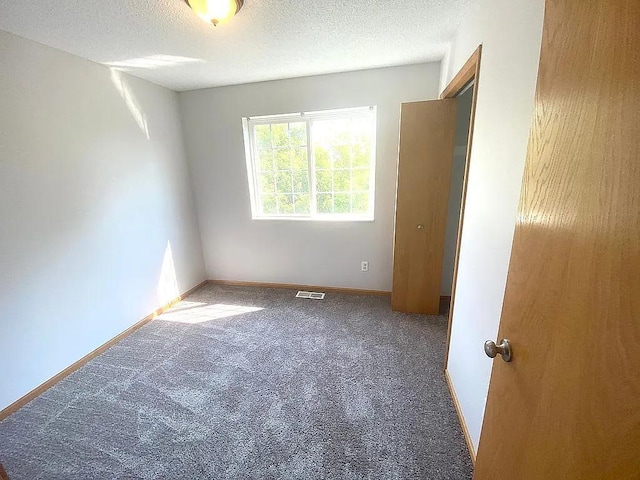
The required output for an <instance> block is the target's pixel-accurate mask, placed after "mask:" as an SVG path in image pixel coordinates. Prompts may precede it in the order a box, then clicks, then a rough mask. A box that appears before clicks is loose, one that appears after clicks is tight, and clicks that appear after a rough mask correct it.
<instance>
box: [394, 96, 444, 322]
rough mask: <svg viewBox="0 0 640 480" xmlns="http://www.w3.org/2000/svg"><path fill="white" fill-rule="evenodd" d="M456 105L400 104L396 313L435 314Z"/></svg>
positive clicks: (395, 253) (433, 102)
mask: <svg viewBox="0 0 640 480" xmlns="http://www.w3.org/2000/svg"><path fill="white" fill-rule="evenodd" d="M456 104H457V101H456V100H455V99H450V100H433V101H429V102H414V103H404V104H402V114H401V118H400V149H399V163H398V190H397V198H396V225H395V239H394V247H393V288H392V293H391V305H392V308H393V310H396V311H400V312H411V313H426V314H431V315H437V314H438V309H439V305H440V287H441V285H440V284H441V282H442V278H441V277H442V260H443V255H444V239H445V233H446V228H447V210H448V205H449V187H450V184H451V168H452V164H453V148H454V140H455V128H456Z"/></svg>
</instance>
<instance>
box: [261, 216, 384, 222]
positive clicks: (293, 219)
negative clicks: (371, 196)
mask: <svg viewBox="0 0 640 480" xmlns="http://www.w3.org/2000/svg"><path fill="white" fill-rule="evenodd" d="M252 220H258V221H264V220H267V221H269V220H276V221H286V222H339V223H349V222H352V223H367V222H369V223H372V222H374V221H375V218H374V217H346V218H345V217H340V216H330V215H327V216H321V217H286V216H285V217H275V216H269V217H266V216H263V217H257V216H254V217H252Z"/></svg>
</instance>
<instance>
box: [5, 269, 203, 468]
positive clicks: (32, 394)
mask: <svg viewBox="0 0 640 480" xmlns="http://www.w3.org/2000/svg"><path fill="white" fill-rule="evenodd" d="M206 283H207V281H206V280H205V281H204V282H202V283H200V284H198V285H196V286H195V287H193V288H192V289H190V290H188V291H187V292H185V293H184V294H182V295H180V296H179V297H176V298H174V299H173V300H172V301H171V302H169V303H167V304H166V305H164V306H162V307H160V308H159V309H157V310H156V311H154V312H153V313H151V314H149V315H147V316H146V317H144V318H143V319H142V320H140V321H139V322H138V323H136V324H135V325H133V326H131V327H129V328H127V329H126V330H125V331H124V332H122V333H120V334H119V335H116V336H115V337H113V338H112V339H111V340H109V341H108V342H107V343H105V344H103V345H101V346H99V347H98V348H96V349H95V350H94V351H92V352H91V353H89V354H87V355H85V356H84V357H82V358H81V359H80V360H78V361H77V362H75V363H73V364H72V365H70V366H68V367H67V368H65V369H64V370H63V371H61V372H60V373H58V374H57V375H55V376H53V377H51V378H50V379H49V380H47V381H46V382H44V383H43V384H42V385H39V386H38V387H36V388H34V389H33V390H31V391H30V392H29V393H27V394H26V395H25V396H23V397H21V398H19V399H18V400H16V401H15V402H13V403H12V404H11V405H9V406H8V407H6V408H5V409H3V410H2V411H0V421H2V420H4V419H5V418H7V417H8V416H9V415H11V414H12V413H14V412H16V411H17V410H18V409H20V408H22V407H23V406H25V405H26V404H27V403H29V402H30V401H31V400H33V399H34V398H36V397H38V396H39V395H41V394H43V393H44V392H46V391H47V390H49V389H50V388H51V387H53V386H54V385H55V384H56V383H58V382H59V381H60V380H62V379H63V378H65V377H67V376H69V375H70V374H72V373H73V372H75V371H76V370H77V369H79V368H80V367H82V366H83V365H84V364H86V363H87V362H89V361H90V360H92V359H94V358H95V357H97V356H98V355H100V354H101V353H104V352H105V351H106V350H108V349H109V348H110V347H112V346H114V345H115V344H116V343H118V342H119V341H120V340H122V339H124V338H125V337H127V336H129V335H131V334H132V333H133V332H135V331H136V330H138V329H139V328H140V327H142V326H144V325H146V324H147V323H149V322H150V321H151V320H153V319H154V318H156V317H157V316H158V315H160V314H161V313H163V312H165V311H166V310H168V309H170V308H171V307H173V306H174V305H175V304H176V303H178V302H180V301H181V300H183V299H184V298H186V297H188V296H189V295H191V294H192V293H193V292H194V291H196V290H197V289H199V288H200V287H202V286H203V285H205V284H206ZM1 478H2V477H0V479H1Z"/></svg>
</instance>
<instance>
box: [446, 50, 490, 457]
mask: <svg viewBox="0 0 640 480" xmlns="http://www.w3.org/2000/svg"><path fill="white" fill-rule="evenodd" d="M481 58H482V45H478V48H476V50H475V51H474V52H473V53H472V54H471V56H470V57H469V59H468V60H467V61H466V62H465V64H464V65H463V66H462V68H461V69H460V70H459V71H458V73H456V75H455V76H454V77H453V79H452V80H451V82H449V84H448V85H447V87H446V88H445V89H444V90H443V91H442V93H441V94H440V99H445V98H455V97H457V96H458V95H460V94H462V93H464V92H465V91H466V90H467V87H468V86H469V84H470V83H471V82H473V97H472V99H471V114H470V116H469V134H468V137H467V152H466V156H465V161H464V163H465V164H464V177H463V180H462V201H461V203H460V219H459V220H458V238H457V240H456V253H455V257H454V263H453V280H452V285H451V302H450V304H449V316H448V321H447V323H448V325H447V345H446V347H445V356H444V376H445V380H446V381H447V386H448V387H449V391H450V392H451V398H452V400H453V405H454V407H455V409H456V413H457V414H458V419H459V421H460V426H461V427H462V432H463V434H464V439H465V441H466V443H467V449H468V450H469V455H470V456H471V461H472V462H473V465H474V466H475V464H476V452H475V449H474V448H473V442H472V441H471V435H470V433H469V429H468V427H467V424H466V422H465V421H464V416H463V415H462V409H461V408H460V403H459V401H458V397H457V396H456V393H455V390H454V388H453V385H452V384H451V379H450V378H449V372H448V371H447V364H448V362H449V344H450V342H451V325H452V322H453V309H454V306H455V300H456V284H457V280H458V266H459V263H460V241H461V240H462V226H463V224H464V209H465V206H466V203H467V184H468V182H469V164H470V159H471V146H472V143H473V129H474V125H475V118H476V102H477V100H478V81H479V78H480V60H481Z"/></svg>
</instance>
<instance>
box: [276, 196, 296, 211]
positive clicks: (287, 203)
mask: <svg viewBox="0 0 640 480" xmlns="http://www.w3.org/2000/svg"><path fill="white" fill-rule="evenodd" d="M278 213H280V214H290V213H294V211H293V195H278Z"/></svg>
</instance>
